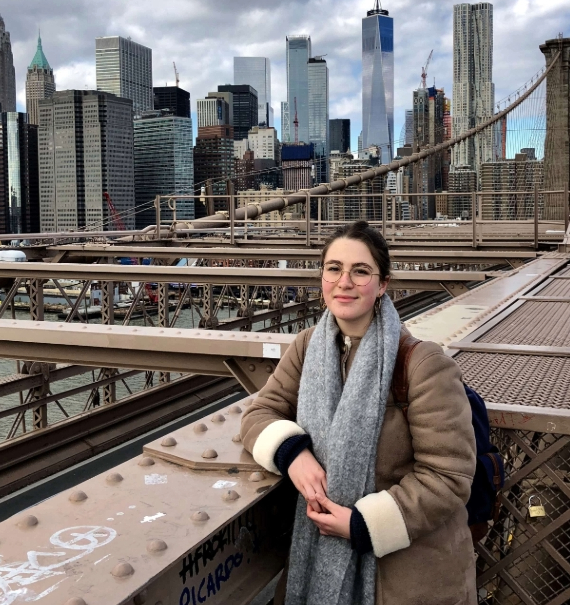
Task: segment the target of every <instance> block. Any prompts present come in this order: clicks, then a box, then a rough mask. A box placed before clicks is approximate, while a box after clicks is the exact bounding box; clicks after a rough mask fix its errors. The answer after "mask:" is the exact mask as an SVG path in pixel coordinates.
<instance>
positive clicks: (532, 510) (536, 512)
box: [528, 495, 546, 519]
mask: <svg viewBox="0 0 570 605" xmlns="http://www.w3.org/2000/svg"><path fill="white" fill-rule="evenodd" d="M533 499H534V500H538V504H535V505H533V504H532V501H533ZM528 516H529V517H530V518H531V519H536V518H538V517H546V511H545V510H544V506H543V505H542V500H541V499H540V498H539V497H538V496H536V495H532V496H530V497H529V499H528Z"/></svg>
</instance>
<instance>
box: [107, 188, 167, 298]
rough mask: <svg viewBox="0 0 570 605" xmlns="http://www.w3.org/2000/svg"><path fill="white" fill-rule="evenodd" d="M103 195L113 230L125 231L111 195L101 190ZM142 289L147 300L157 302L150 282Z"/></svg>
mask: <svg viewBox="0 0 570 605" xmlns="http://www.w3.org/2000/svg"><path fill="white" fill-rule="evenodd" d="M103 195H104V196H105V199H106V200H107V207H108V208H109V216H110V217H111V221H112V223H113V226H114V228H115V230H116V231H126V230H127V228H126V227H125V223H124V222H123V219H122V218H121V215H120V214H119V213H118V212H117V209H116V208H115V204H113V200H112V199H111V196H110V195H109V194H108V193H107V192H106V191H103ZM137 262H138V261H137V259H136V258H131V264H132V265H136V264H137ZM144 289H145V291H146V293H147V296H148V299H149V301H150V302H151V303H152V304H157V302H158V295H157V293H156V292H155V291H154V290H153V289H152V288H151V286H150V284H145V285H144Z"/></svg>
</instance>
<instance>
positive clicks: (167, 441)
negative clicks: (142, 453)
mask: <svg viewBox="0 0 570 605" xmlns="http://www.w3.org/2000/svg"><path fill="white" fill-rule="evenodd" d="M176 443H177V441H176V439H174V437H173V436H172V435H169V436H168V437H165V438H164V439H163V440H162V441H161V442H160V445H162V447H174V446H175V445H176Z"/></svg>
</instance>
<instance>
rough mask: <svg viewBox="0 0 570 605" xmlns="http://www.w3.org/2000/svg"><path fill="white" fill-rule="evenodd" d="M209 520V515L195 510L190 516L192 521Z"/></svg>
mask: <svg viewBox="0 0 570 605" xmlns="http://www.w3.org/2000/svg"><path fill="white" fill-rule="evenodd" d="M209 518H210V515H208V513H207V512H205V511H203V510H197V511H196V512H195V513H194V514H193V515H192V521H207V520H208V519H209Z"/></svg>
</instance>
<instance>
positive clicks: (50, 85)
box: [26, 35, 55, 124]
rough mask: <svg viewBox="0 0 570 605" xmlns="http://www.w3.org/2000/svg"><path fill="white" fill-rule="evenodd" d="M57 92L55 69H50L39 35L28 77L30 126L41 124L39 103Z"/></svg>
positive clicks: (27, 92) (27, 106)
mask: <svg viewBox="0 0 570 605" xmlns="http://www.w3.org/2000/svg"><path fill="white" fill-rule="evenodd" d="M54 92H55V79H54V77H53V69H52V68H51V67H50V64H49V63H48V60H47V59H46V56H45V55H44V51H43V48H42V39H41V37H40V36H39V35H38V48H37V50H36V54H35V55H34V58H33V59H32V62H31V63H30V66H29V67H28V75H27V76H26V111H27V112H28V115H29V121H30V124H39V123H40V115H39V111H38V101H39V100H40V99H47V98H49V97H51V95H53V93H54Z"/></svg>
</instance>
